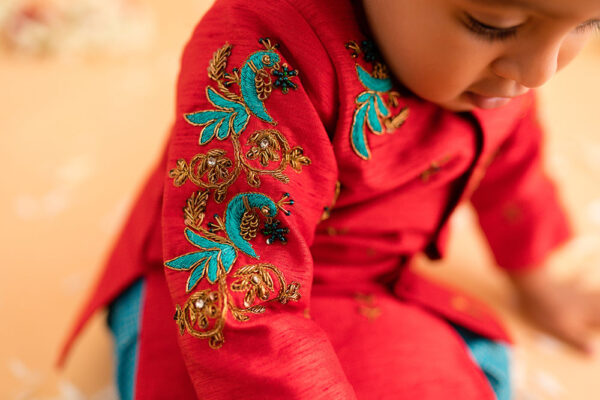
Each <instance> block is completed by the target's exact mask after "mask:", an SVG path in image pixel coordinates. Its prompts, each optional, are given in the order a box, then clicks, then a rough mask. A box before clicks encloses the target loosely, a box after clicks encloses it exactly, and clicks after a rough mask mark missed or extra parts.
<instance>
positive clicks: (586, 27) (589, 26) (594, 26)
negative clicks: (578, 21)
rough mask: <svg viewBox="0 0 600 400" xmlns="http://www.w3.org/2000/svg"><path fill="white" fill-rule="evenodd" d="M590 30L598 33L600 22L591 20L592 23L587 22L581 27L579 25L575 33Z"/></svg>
mask: <svg viewBox="0 0 600 400" xmlns="http://www.w3.org/2000/svg"><path fill="white" fill-rule="evenodd" d="M590 29H592V30H593V31H596V32H600V20H592V21H588V22H586V23H584V24H582V25H579V26H578V27H577V28H575V32H577V33H585V32H587V31H588V30H590Z"/></svg>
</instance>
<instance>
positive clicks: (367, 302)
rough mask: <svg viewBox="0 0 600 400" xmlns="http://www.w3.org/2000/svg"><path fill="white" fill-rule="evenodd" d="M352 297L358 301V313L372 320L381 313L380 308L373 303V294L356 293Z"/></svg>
mask: <svg viewBox="0 0 600 400" xmlns="http://www.w3.org/2000/svg"><path fill="white" fill-rule="evenodd" d="M354 299H355V300H356V301H357V302H358V303H359V306H358V313H359V314H361V315H362V316H364V317H366V318H367V319H369V320H371V321H373V320H375V319H377V318H379V316H380V315H381V309H380V308H379V307H377V306H376V305H375V295H373V294H363V293H356V294H355V295H354Z"/></svg>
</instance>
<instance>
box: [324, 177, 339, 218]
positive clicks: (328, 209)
mask: <svg viewBox="0 0 600 400" xmlns="http://www.w3.org/2000/svg"><path fill="white" fill-rule="evenodd" d="M341 191H342V182H340V181H336V182H335V191H334V193H333V200H332V201H331V204H330V205H328V206H325V207H323V214H321V221H320V222H323V221H325V220H327V219H329V218H330V217H331V211H333V208H334V207H335V204H336V203H337V201H338V198H339V197H340V193H341Z"/></svg>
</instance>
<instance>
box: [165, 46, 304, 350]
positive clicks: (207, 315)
mask: <svg viewBox="0 0 600 400" xmlns="http://www.w3.org/2000/svg"><path fill="white" fill-rule="evenodd" d="M259 42H260V43H261V44H262V46H263V47H264V50H259V51H256V52H254V53H252V54H251V55H250V56H249V57H248V58H247V59H246V61H245V62H244V64H243V66H242V67H241V68H240V69H238V68H234V69H232V70H231V71H227V62H228V59H229V57H230V56H231V52H232V46H231V45H230V44H225V45H224V46H223V47H221V48H220V49H219V50H217V51H216V52H215V53H214V54H213V57H212V59H211V61H210V63H209V67H208V76H209V78H210V79H211V80H212V81H213V82H215V84H216V87H207V88H206V91H205V93H206V97H207V99H208V102H209V103H210V105H211V106H212V109H209V110H202V111H197V112H193V113H189V114H185V115H184V118H185V120H186V121H187V123H189V124H191V125H194V126H197V127H199V128H200V132H199V139H198V143H199V145H200V146H205V145H207V144H208V143H211V142H212V141H213V140H215V138H216V139H217V140H219V141H225V140H227V141H230V143H231V147H232V149H233V151H232V153H231V154H229V153H228V152H227V151H226V150H224V149H222V148H213V149H210V150H207V151H205V152H202V153H198V154H196V155H194V156H193V157H192V158H191V159H189V160H185V159H179V160H177V163H176V167H175V168H174V169H172V170H171V171H170V173H169V176H170V177H171V178H172V179H173V184H174V185H175V186H177V187H179V186H182V185H183V184H185V183H186V182H188V181H189V182H191V183H193V184H194V185H196V186H197V187H199V188H200V190H198V191H197V192H194V193H192V195H191V196H190V197H189V198H188V199H187V201H186V205H185V207H184V209H183V214H184V223H185V225H186V228H185V230H184V236H185V238H186V239H187V241H188V242H189V243H190V244H191V245H192V246H193V247H194V248H195V250H194V251H192V252H189V253H186V254H183V255H180V256H178V257H176V258H174V259H171V260H168V261H166V262H165V266H166V267H167V268H169V269H172V270H175V271H180V272H186V273H187V274H188V275H187V282H186V288H185V290H186V293H189V294H190V296H189V298H188V299H187V300H186V302H185V303H184V304H183V305H179V304H178V305H177V306H176V313H175V320H176V322H177V324H178V326H179V329H180V333H181V334H183V333H184V332H186V331H187V332H188V333H189V334H191V335H192V336H194V337H197V338H204V339H208V344H209V346H210V347H212V348H215V349H216V348H219V347H221V346H222V345H223V343H224V341H225V337H224V334H223V328H224V326H225V321H226V318H227V316H228V315H229V314H231V315H232V316H233V317H234V318H235V319H236V320H237V321H241V322H243V321H247V320H248V319H249V318H250V315H251V314H259V313H263V312H265V311H266V306H265V305H266V304H267V303H269V302H279V303H282V304H286V303H287V302H288V301H290V300H294V301H297V300H299V299H300V293H299V291H300V284H299V283H297V282H291V283H287V281H286V279H285V277H284V275H283V274H282V273H281V271H280V270H279V269H278V268H277V267H276V266H275V265H273V264H269V263H262V262H261V263H255V264H251V265H243V266H241V267H239V268H237V269H236V270H234V265H235V264H236V261H237V260H238V256H239V254H240V253H242V254H245V255H246V256H249V257H251V258H254V259H257V260H258V259H259V256H258V255H257V254H256V251H255V250H254V247H253V246H252V244H251V243H250V242H252V241H254V240H256V239H257V237H258V234H259V233H260V234H262V235H264V237H265V241H266V243H267V244H268V245H272V244H275V243H276V242H279V243H281V244H286V243H287V235H288V233H289V228H287V227H285V226H283V225H282V224H281V221H280V220H278V219H277V215H278V214H280V213H282V214H284V215H290V211H289V210H287V209H286V206H291V205H293V204H294V201H293V200H292V199H290V195H289V194H288V193H285V194H284V195H283V196H282V197H281V199H279V200H278V201H274V200H272V199H271V198H270V197H268V196H266V195H264V194H262V193H255V192H252V193H240V194H237V195H235V196H234V197H233V198H232V199H231V200H230V201H229V203H227V206H226V209H225V211H224V213H223V215H219V214H214V215H213V220H212V221H207V222H206V223H205V219H206V208H207V203H208V200H209V197H210V195H211V192H212V193H213V197H214V200H215V202H217V203H222V202H223V201H224V200H225V198H226V194H227V190H228V188H229V187H230V186H231V185H232V184H233V183H234V182H236V181H237V180H238V178H239V177H240V175H241V174H242V173H244V174H245V176H246V181H247V183H248V184H249V185H250V186H252V187H259V186H260V185H261V177H262V176H265V175H266V176H271V177H273V178H275V179H277V180H279V181H281V182H283V183H288V182H289V178H288V176H287V175H286V174H285V170H286V169H287V167H288V166H289V167H291V168H292V169H293V170H295V171H296V172H301V171H302V167H303V166H308V165H310V164H311V160H310V159H309V158H308V157H307V156H305V155H304V150H303V149H302V147H300V146H292V145H290V144H289V143H288V141H287V139H286V138H285V136H284V135H283V134H282V133H281V132H280V131H279V130H277V129H275V127H276V126H277V121H275V120H274V119H273V117H272V116H271V115H270V114H269V112H268V110H267V108H266V107H265V101H266V100H267V99H269V98H270V96H271V95H272V94H273V92H274V91H275V90H276V89H279V90H281V92H282V93H283V94H287V93H288V92H289V91H290V90H295V89H297V87H298V86H297V84H296V83H295V82H294V81H293V78H294V77H296V76H298V71H296V70H294V69H292V68H291V67H290V66H288V65H287V64H283V65H281V58H280V56H279V54H278V53H277V52H276V49H277V47H278V46H277V45H273V44H272V43H271V41H270V40H269V39H260V40H259ZM253 117H254V118H258V119H259V120H260V121H262V122H264V123H266V124H268V128H266V129H259V130H256V131H254V132H252V133H250V134H249V135H248V136H247V137H246V138H244V140H243V139H242V135H243V133H244V132H245V130H246V128H247V126H248V123H249V121H250V118H253ZM203 279H205V280H206V281H207V282H208V283H209V284H210V285H215V286H214V287H213V288H209V289H201V290H198V289H197V286H198V284H199V283H200V282H201V281H202V280H203ZM237 292H239V293H242V294H243V296H242V297H243V304H242V305H238V304H236V300H235V298H236V296H235V295H234V294H235V293H237Z"/></svg>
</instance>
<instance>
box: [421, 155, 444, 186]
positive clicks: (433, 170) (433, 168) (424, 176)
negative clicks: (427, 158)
mask: <svg viewBox="0 0 600 400" xmlns="http://www.w3.org/2000/svg"><path fill="white" fill-rule="evenodd" d="M448 161H450V156H446V157H444V158H442V159H441V160H440V161H434V162H432V163H431V164H430V165H429V168H427V169H426V170H425V171H423V172H422V173H421V180H422V181H423V182H427V181H429V178H431V176H432V175H435V174H437V173H438V172H440V170H441V169H442V167H443V166H444V165H446V164H447V163H448Z"/></svg>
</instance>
